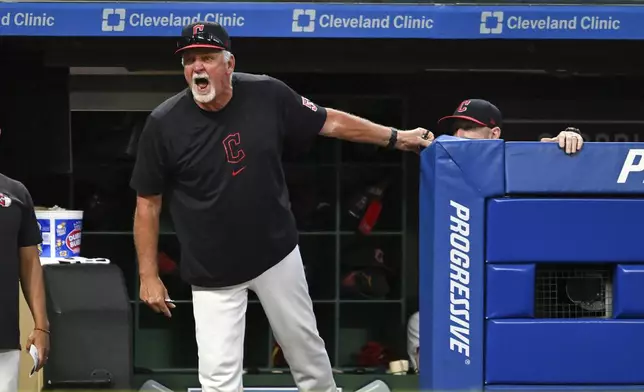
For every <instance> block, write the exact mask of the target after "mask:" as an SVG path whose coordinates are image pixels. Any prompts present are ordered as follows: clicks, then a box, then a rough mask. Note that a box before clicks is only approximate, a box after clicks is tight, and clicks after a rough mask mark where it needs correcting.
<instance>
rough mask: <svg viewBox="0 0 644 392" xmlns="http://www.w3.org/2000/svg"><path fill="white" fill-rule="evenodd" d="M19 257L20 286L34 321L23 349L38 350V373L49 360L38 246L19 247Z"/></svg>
mask: <svg viewBox="0 0 644 392" xmlns="http://www.w3.org/2000/svg"><path fill="white" fill-rule="evenodd" d="M19 257H20V286H21V287H22V293H23V294H24V296H25V301H26V302H27V305H28V306H29V310H31V315H32V317H33V320H34V330H33V331H32V332H31V333H30V334H29V337H28V338H27V344H26V347H25V349H26V350H29V348H30V346H31V345H34V346H36V348H37V349H38V367H37V368H36V371H39V370H40V369H42V368H43V366H45V364H46V363H47V360H48V358H49V318H48V317H47V302H46V294H45V280H44V279H43V273H42V265H41V264H40V255H39V253H38V246H37V245H30V246H23V247H20V250H19Z"/></svg>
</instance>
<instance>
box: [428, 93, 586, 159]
mask: <svg viewBox="0 0 644 392" xmlns="http://www.w3.org/2000/svg"><path fill="white" fill-rule="evenodd" d="M438 125H439V128H440V129H442V130H445V131H446V132H447V133H449V134H452V135H454V136H458V137H462V138H467V139H499V138H500V137H501V126H502V125H503V116H502V115H501V111H500V110H499V109H498V108H497V107H496V106H494V105H493V104H491V103H490V102H488V101H485V100H483V99H466V100H465V101H463V102H461V104H460V105H458V107H457V108H456V110H455V111H454V113H453V114H452V115H451V116H446V117H443V118H441V119H440V120H438ZM541 141H542V142H557V143H559V147H561V148H562V149H563V150H564V151H565V152H566V154H574V153H576V152H577V151H579V150H580V149H581V147H582V145H583V144H584V139H583V138H582V137H581V133H580V132H579V130H578V129H577V128H573V127H568V128H566V129H565V130H563V131H561V132H560V133H559V135H557V137H553V138H543V139H541Z"/></svg>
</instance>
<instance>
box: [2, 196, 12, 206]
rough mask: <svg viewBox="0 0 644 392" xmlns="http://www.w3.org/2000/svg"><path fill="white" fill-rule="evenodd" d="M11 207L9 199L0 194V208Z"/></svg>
mask: <svg viewBox="0 0 644 392" xmlns="http://www.w3.org/2000/svg"><path fill="white" fill-rule="evenodd" d="M10 205H11V198H10V197H9V196H7V195H5V194H4V193H0V207H9V206H10Z"/></svg>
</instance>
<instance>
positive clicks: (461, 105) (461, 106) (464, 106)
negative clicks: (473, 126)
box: [456, 99, 471, 113]
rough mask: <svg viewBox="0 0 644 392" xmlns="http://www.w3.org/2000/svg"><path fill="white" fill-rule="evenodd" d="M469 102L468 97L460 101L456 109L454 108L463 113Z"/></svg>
mask: <svg viewBox="0 0 644 392" xmlns="http://www.w3.org/2000/svg"><path fill="white" fill-rule="evenodd" d="M470 102H471V101H470V100H469V99H468V100H467V101H463V102H461V104H460V105H458V109H456V111H457V112H459V113H463V112H464V111H466V110H467V105H469V104H470Z"/></svg>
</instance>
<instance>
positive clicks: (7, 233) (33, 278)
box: [0, 174, 49, 392]
mask: <svg viewBox="0 0 644 392" xmlns="http://www.w3.org/2000/svg"><path fill="white" fill-rule="evenodd" d="M41 241H42V237H41V234H40V227H39V226H38V222H37V220H36V213H35V211H34V206H33V202H32V201H31V195H30V194H29V191H28V190H27V188H26V187H25V186H24V185H23V184H22V183H21V182H19V181H16V180H14V179H11V178H9V177H7V176H5V175H3V174H0V391H2V392H18V373H19V366H20V324H19V323H20V320H19V316H18V308H19V291H18V290H19V287H20V286H22V292H23V294H24V296H25V300H26V301H27V305H28V306H29V309H30V310H31V314H32V315H33V319H34V325H35V328H34V330H33V332H32V333H31V334H30V335H29V337H28V338H27V344H26V346H25V349H26V350H29V348H30V346H31V345H34V346H35V347H36V348H37V349H38V356H39V365H38V368H37V369H36V371H38V370H40V369H41V368H42V367H43V366H44V365H45V364H46V363H47V356H48V352H49V321H48V318H47V309H46V305H45V284H44V280H43V275H42V266H41V264H40V256H39V252H38V244H40V243H41Z"/></svg>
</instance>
